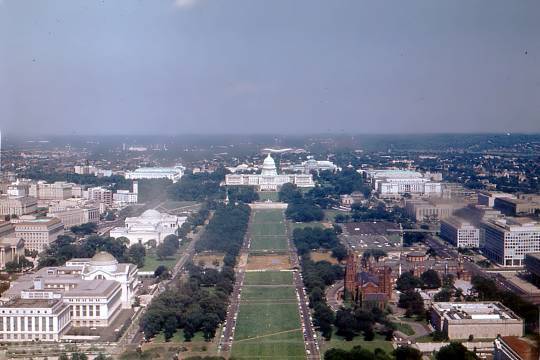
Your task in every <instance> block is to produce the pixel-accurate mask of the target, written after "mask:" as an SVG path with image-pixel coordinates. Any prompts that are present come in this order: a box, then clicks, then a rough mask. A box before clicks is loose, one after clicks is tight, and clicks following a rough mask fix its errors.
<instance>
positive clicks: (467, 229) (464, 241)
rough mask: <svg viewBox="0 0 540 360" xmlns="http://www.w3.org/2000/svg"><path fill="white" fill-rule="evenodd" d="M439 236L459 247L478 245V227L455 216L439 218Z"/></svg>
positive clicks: (476, 246)
mask: <svg viewBox="0 0 540 360" xmlns="http://www.w3.org/2000/svg"><path fill="white" fill-rule="evenodd" d="M441 237H442V238H443V239H445V240H447V241H448V242H450V243H451V244H452V245H454V246H456V247H460V248H478V247H479V246H480V229H479V228H478V227H476V226H474V225H473V224H471V223H470V222H468V221H466V220H464V219H462V218H459V217H456V216H451V217H449V218H446V219H443V220H441Z"/></svg>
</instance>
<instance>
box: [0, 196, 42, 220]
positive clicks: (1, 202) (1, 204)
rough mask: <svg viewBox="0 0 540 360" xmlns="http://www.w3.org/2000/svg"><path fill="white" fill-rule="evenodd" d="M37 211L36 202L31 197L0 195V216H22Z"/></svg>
mask: <svg viewBox="0 0 540 360" xmlns="http://www.w3.org/2000/svg"><path fill="white" fill-rule="evenodd" d="M36 211H37V200H36V198H34V197H31V196H17V197H12V196H9V195H0V215H3V216H5V215H10V216H13V215H16V216H22V215H26V214H32V213H34V212H36Z"/></svg>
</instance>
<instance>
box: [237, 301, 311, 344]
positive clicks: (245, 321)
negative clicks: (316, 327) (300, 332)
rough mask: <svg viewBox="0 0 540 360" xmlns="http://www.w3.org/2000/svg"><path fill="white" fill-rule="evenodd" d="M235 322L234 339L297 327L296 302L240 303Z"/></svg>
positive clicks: (297, 313) (298, 323) (298, 325)
mask: <svg viewBox="0 0 540 360" xmlns="http://www.w3.org/2000/svg"><path fill="white" fill-rule="evenodd" d="M295 300H296V298H292V299H291V301H295ZM237 324H238V325H237V326H236V333H235V340H242V339H248V338H254V337H256V336H261V335H270V334H275V333H278V332H282V331H287V330H294V329H299V328H300V327H301V326H300V314H299V312H298V304H296V303H294V304H273V303H271V302H267V303H263V304H248V303H242V304H240V309H239V310H238V320H237Z"/></svg>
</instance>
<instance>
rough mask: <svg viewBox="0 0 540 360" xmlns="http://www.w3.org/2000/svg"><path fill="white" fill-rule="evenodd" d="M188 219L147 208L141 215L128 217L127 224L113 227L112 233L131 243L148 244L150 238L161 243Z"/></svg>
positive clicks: (115, 236) (112, 235)
mask: <svg viewBox="0 0 540 360" xmlns="http://www.w3.org/2000/svg"><path fill="white" fill-rule="evenodd" d="M186 219H187V218H186V217H182V216H176V215H169V214H163V213H160V212H159V211H157V210H146V211H145V212H144V213H142V215H141V216H138V217H129V218H126V220H125V226H124V227H116V228H114V229H112V230H111V232H110V235H111V237H114V238H119V237H125V238H127V239H129V243H130V245H133V244H146V243H148V241H150V240H155V241H156V243H157V244H160V243H161V242H162V241H163V239H165V237H166V236H167V235H171V234H176V232H177V230H178V228H179V227H180V226H182V224H183V223H184V222H185V221H186Z"/></svg>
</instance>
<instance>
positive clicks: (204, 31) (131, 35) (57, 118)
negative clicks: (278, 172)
mask: <svg viewBox="0 0 540 360" xmlns="http://www.w3.org/2000/svg"><path fill="white" fill-rule="evenodd" d="M539 10H540V4H539V3H537V2H534V1H524V2H520V3H519V4H518V5H516V4H515V3H506V2H503V1H496V2H493V1H490V2H487V1H480V2H475V3H474V4H471V3H468V2H448V3H439V4H436V5H429V4H426V3H424V2H421V1H414V2H408V3H407V4H406V5H403V4H400V3H395V2H389V3H380V2H372V1H365V2H353V1H350V2H349V1H345V2H327V1H309V2H307V1H298V2H294V3H291V2H286V1H275V2H272V3H271V4H270V3H268V2H262V1H229V2H227V3H226V4H225V3H224V2H219V1H214V0H200V1H195V0H177V1H172V0H163V1H155V2H152V3H151V5H150V3H144V2H128V1H114V2H113V1H101V2H82V1H48V2H47V3H46V4H45V3H44V2H39V1H30V0H28V1H13V0H3V1H2V2H0V52H1V53H3V54H9V56H7V57H3V59H2V60H0V79H1V81H2V83H4V84H8V86H3V87H2V88H1V89H0V119H1V126H2V131H3V132H4V133H5V134H8V135H10V134H16V135H17V134H23V133H24V134H27V135H43V134H66V135H70V134H77V135H82V134H92V135H103V134H133V135H138V134H203V133H212V134H220V133H227V134H235V133H243V134H258V133H276V134H300V133H313V134H317V133H319V134H320V133H327V132H329V133H334V134H341V133H350V134H353V133H354V134H395V133H407V134H411V133H470V132H474V133H506V132H511V133H536V132H539V131H540V121H538V120H539V116H538V114H539V113H540V112H539V110H540V105H539V104H540V101H539V99H540V72H539V71H538V69H537V66H536V65H537V64H538V63H539V62H540V55H539V54H540V44H539V43H538V41H537V40H536V39H537V38H538V35H540V23H538V21H537V19H536V17H535V14H537V13H539Z"/></svg>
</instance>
